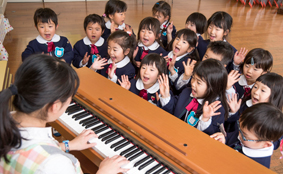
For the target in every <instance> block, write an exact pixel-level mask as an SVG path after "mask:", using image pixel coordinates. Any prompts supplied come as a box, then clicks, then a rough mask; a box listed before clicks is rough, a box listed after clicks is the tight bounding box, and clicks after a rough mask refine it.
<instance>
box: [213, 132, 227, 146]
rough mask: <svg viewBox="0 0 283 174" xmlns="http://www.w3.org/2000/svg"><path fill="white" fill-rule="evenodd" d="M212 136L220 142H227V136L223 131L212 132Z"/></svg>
mask: <svg viewBox="0 0 283 174" xmlns="http://www.w3.org/2000/svg"><path fill="white" fill-rule="evenodd" d="M210 137H211V138H213V139H215V140H216V141H219V142H221V143H223V144H225V141H226V139H225V136H224V135H223V133H221V132H217V133H215V134H212V135H210Z"/></svg>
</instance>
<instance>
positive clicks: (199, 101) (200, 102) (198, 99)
mask: <svg viewBox="0 0 283 174" xmlns="http://www.w3.org/2000/svg"><path fill="white" fill-rule="evenodd" d="M190 96H191V97H193V98H195V97H194V96H193V94H192V93H191V95H190ZM197 101H198V103H199V104H201V105H202V103H203V99H200V98H197Z"/></svg>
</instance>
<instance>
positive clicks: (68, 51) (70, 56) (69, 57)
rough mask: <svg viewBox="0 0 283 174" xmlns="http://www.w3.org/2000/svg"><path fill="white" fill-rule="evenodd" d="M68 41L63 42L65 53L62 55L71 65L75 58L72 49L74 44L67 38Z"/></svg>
mask: <svg viewBox="0 0 283 174" xmlns="http://www.w3.org/2000/svg"><path fill="white" fill-rule="evenodd" d="M66 40H67V41H64V42H65V43H63V47H64V55H63V57H62V59H64V60H65V61H66V63H68V64H69V65H70V64H71V63H72V61H73V59H74V52H73V49H72V45H71V43H70V41H69V40H68V39H67V38H66Z"/></svg>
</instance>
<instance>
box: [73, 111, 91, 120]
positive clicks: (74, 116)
mask: <svg viewBox="0 0 283 174" xmlns="http://www.w3.org/2000/svg"><path fill="white" fill-rule="evenodd" d="M83 115H85V116H87V115H90V114H89V113H88V112H86V111H84V112H80V113H78V114H74V115H73V116H72V118H77V117H79V116H83Z"/></svg>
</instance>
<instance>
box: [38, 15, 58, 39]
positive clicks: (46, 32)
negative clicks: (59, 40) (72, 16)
mask: <svg viewBox="0 0 283 174" xmlns="http://www.w3.org/2000/svg"><path fill="white" fill-rule="evenodd" d="M36 28H37V30H38V32H39V35H40V36H41V37H42V38H43V39H44V40H47V41H51V39H52V38H53V36H54V34H55V32H56V29H57V28H58V25H57V26H56V25H55V23H54V22H53V21H52V20H49V21H48V23H42V22H41V21H39V22H38V24H37V26H36Z"/></svg>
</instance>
